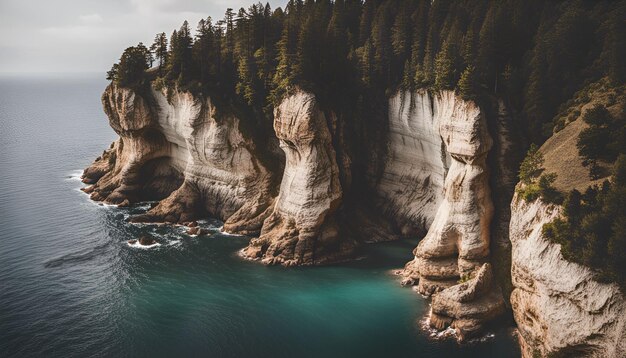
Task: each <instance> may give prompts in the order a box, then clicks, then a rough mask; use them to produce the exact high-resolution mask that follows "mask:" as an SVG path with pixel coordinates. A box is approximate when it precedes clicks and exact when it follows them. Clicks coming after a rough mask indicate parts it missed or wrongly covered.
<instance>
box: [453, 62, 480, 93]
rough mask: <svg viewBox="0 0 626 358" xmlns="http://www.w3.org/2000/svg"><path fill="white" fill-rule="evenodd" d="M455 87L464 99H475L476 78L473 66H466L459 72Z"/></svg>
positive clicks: (477, 89) (476, 89)
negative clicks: (459, 75) (459, 76)
mask: <svg viewBox="0 0 626 358" xmlns="http://www.w3.org/2000/svg"><path fill="white" fill-rule="evenodd" d="M457 87H458V89H459V95H460V96H461V98H463V99H464V100H468V101H475V100H476V99H477V98H478V92H479V88H478V79H477V78H476V68H475V67H474V66H471V65H470V66H467V68H466V69H465V70H464V71H463V73H462V74H461V78H460V79H459V83H458V85H457Z"/></svg>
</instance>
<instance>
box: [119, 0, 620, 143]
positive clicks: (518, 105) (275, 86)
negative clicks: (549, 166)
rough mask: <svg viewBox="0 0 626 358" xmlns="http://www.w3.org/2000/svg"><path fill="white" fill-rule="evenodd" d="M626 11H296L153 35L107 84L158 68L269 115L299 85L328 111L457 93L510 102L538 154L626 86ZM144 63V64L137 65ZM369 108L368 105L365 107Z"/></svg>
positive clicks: (347, 5)
mask: <svg viewBox="0 0 626 358" xmlns="http://www.w3.org/2000/svg"><path fill="white" fill-rule="evenodd" d="M625 3H626V2H625V1H582V0H579V1H543V0H523V1H522V0H458V1H452V0H434V1H431V0H367V1H364V2H363V1H360V0H335V1H331V0H290V1H289V2H288V3H287V5H286V7H285V8H284V9H281V8H277V9H276V10H272V9H271V8H270V6H269V4H266V5H263V4H261V3H258V4H254V5H252V6H250V7H249V8H248V9H243V8H242V9H240V10H239V11H238V12H236V13H235V12H234V11H233V10H232V9H228V10H227V11H226V14H225V16H224V18H223V19H221V20H219V21H216V22H214V21H213V20H212V19H211V18H207V19H205V20H201V21H200V23H199V24H198V25H197V28H196V30H195V32H193V33H192V30H191V29H190V26H189V24H188V23H187V22H185V23H184V24H183V25H182V26H181V28H180V29H178V30H175V31H174V32H173V33H172V34H171V36H170V37H169V47H168V41H167V37H166V36H165V34H164V33H162V34H158V35H157V36H156V39H155V43H154V44H153V45H152V46H151V48H150V50H151V51H148V52H150V53H146V51H145V49H146V48H145V46H143V45H142V44H140V45H138V46H135V47H130V48H128V49H127V50H126V51H124V54H123V55H122V58H121V59H120V62H119V64H117V65H116V66H114V68H113V69H112V70H111V71H110V72H109V76H108V77H109V78H110V79H114V80H116V81H118V82H119V83H120V84H122V85H128V86H137V85H140V84H141V75H142V74H143V71H144V70H145V69H146V68H147V67H149V66H152V65H153V61H155V59H156V60H157V61H156V65H157V66H158V70H157V72H158V73H157V75H158V76H159V77H161V78H163V80H165V81H166V82H167V83H169V84H174V83H175V84H177V85H178V86H181V87H186V88H191V89H193V88H199V89H201V90H202V91H205V92H208V93H223V94H224V93H225V94H227V95H230V96H234V95H238V96H239V97H240V98H241V99H243V100H244V101H245V103H247V104H248V105H250V106H253V107H256V108H265V110H266V111H265V113H266V114H267V115H269V116H271V110H270V109H271V106H272V104H273V103H275V102H276V101H278V100H280V98H281V97H282V96H283V95H284V93H285V92H286V91H288V90H289V88H291V87H292V86H294V85H298V86H301V87H304V88H307V89H309V90H312V91H314V92H315V93H316V95H317V96H318V97H319V98H320V99H321V100H322V101H327V102H329V105H332V104H333V103H332V102H337V101H339V102H341V101H343V100H345V99H346V98H347V97H349V96H353V97H355V96H356V97H358V96H363V95H364V94H367V93H371V92H370V90H373V92H374V93H380V92H381V91H383V93H384V91H386V93H387V95H389V94H390V93H392V92H393V91H395V90H396V89H399V88H403V89H415V88H421V87H429V88H435V89H456V90H457V91H459V93H460V94H461V95H462V96H463V97H464V98H466V99H474V100H480V98H482V97H483V96H489V95H493V94H495V95H498V96H499V97H501V98H505V99H507V100H508V102H509V105H510V106H511V107H512V109H514V110H516V112H517V113H520V114H521V116H520V118H521V119H522V120H524V121H525V122H526V123H525V125H524V126H522V128H526V129H527V130H528V133H527V134H528V135H529V136H530V137H531V138H532V140H533V141H535V142H540V141H541V140H542V139H544V138H545V137H546V136H547V135H549V134H550V133H551V130H552V128H553V124H552V118H553V117H554V116H555V115H556V114H557V112H558V108H559V105H561V104H562V103H564V102H565V101H566V100H567V99H569V98H570V97H571V96H572V94H573V93H574V92H575V91H577V90H578V89H580V88H581V87H582V86H583V85H584V84H586V83H589V82H591V81H594V80H597V79H599V78H601V77H604V76H609V78H611V79H612V80H614V81H617V82H620V83H621V82H623V81H624V78H625V77H626V76H625V72H626V71H625V69H624V66H623V59H624V58H626V53H625V51H626V50H625V48H626V46H625V43H624V41H625V39H624V36H623V34H624V33H626V31H625V27H624V26H625V25H624V21H623V19H624V18H625V16H626V5H625ZM142 61H143V63H142ZM360 102H361V103H365V102H368V101H363V100H361V101H360Z"/></svg>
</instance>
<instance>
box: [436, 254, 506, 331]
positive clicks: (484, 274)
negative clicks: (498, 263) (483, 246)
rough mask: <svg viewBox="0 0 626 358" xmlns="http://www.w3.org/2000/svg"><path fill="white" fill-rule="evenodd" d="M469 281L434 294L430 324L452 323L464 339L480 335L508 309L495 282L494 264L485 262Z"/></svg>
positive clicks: (437, 326)
mask: <svg viewBox="0 0 626 358" xmlns="http://www.w3.org/2000/svg"><path fill="white" fill-rule="evenodd" d="M472 275H473V277H472V278H470V279H469V280H468V281H467V282H464V283H460V284H457V285H454V286H452V287H449V288H446V289H444V290H443V291H441V292H439V293H436V294H435V295H434V296H433V300H432V304H431V316H430V325H431V327H433V328H436V329H439V330H441V329H444V328H446V327H447V326H451V327H452V328H454V329H455V331H456V334H457V337H458V339H459V340H460V341H464V340H466V339H469V338H473V337H476V336H477V335H479V334H480V333H482V332H483V331H484V328H485V326H486V325H487V324H489V323H490V322H492V321H494V320H496V319H497V318H498V317H500V316H501V315H502V314H503V313H504V312H505V309H506V308H505V305H504V299H503V298H502V293H501V292H500V289H499V288H497V287H496V286H495V283H494V282H493V272H492V269H491V265H490V264H488V263H485V264H483V266H481V267H480V268H479V269H478V270H476V271H475V272H474V273H473V274H472Z"/></svg>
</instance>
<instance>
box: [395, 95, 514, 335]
mask: <svg viewBox="0 0 626 358" xmlns="http://www.w3.org/2000/svg"><path fill="white" fill-rule="evenodd" d="M427 96H428V94H427V93H422V94H418V97H422V98H420V99H419V100H418V101H416V103H419V102H422V103H424V102H425V103H429V101H432V102H431V103H432V105H431V108H432V110H431V111H430V112H429V111H428V110H426V111H424V112H422V113H425V114H427V115H430V118H429V121H430V122H431V123H433V124H434V126H435V128H437V132H438V135H439V136H440V138H441V141H442V147H441V150H440V155H439V162H440V163H442V165H441V166H440V168H442V169H444V168H445V166H444V165H443V164H445V163H446V160H445V159H446V158H450V166H449V168H447V169H448V170H447V173H445V172H444V173H443V176H444V179H443V188H442V191H443V193H442V197H441V198H440V199H439V200H437V199H438V198H439V197H438V196H437V195H432V196H431V198H430V199H429V200H428V201H427V203H428V204H429V205H430V206H432V209H431V211H430V212H435V215H434V218H432V224H431V225H430V227H429V228H428V233H427V234H426V236H425V237H424V238H423V239H422V240H421V241H420V243H419V245H418V246H417V248H416V249H415V250H414V254H415V258H414V260H413V261H411V262H409V263H408V264H407V265H406V267H405V269H404V270H403V271H402V272H401V275H402V276H403V277H404V280H403V283H404V284H418V287H417V290H418V292H420V293H422V294H424V295H433V294H436V296H435V298H434V299H433V306H432V313H431V318H433V320H432V321H431V325H432V326H433V327H436V328H439V329H442V328H445V326H446V325H452V326H453V327H454V328H455V329H456V330H457V333H458V337H459V338H460V339H464V338H466V337H470V336H472V335H475V334H476V333H478V332H479V331H481V330H482V328H484V327H483V325H484V324H486V323H488V322H489V321H491V320H493V319H495V318H497V317H498V316H499V315H500V314H501V313H503V312H504V300H503V298H502V294H501V293H500V289H499V288H498V287H497V286H496V285H495V284H494V283H493V279H492V276H493V274H492V268H491V265H483V264H485V263H486V262H488V261H489V253H490V249H489V245H490V225H491V219H492V216H493V204H492V201H491V191H490V188H489V173H488V167H487V154H488V153H489V151H490V149H491V147H492V144H493V140H492V138H491V136H490V134H489V132H488V128H487V123H486V119H485V116H484V114H483V113H482V112H481V111H480V109H479V108H478V107H477V106H476V105H475V104H474V103H472V102H467V101H463V100H461V99H460V98H458V97H457V96H456V95H455V94H454V93H453V92H449V91H444V92H439V93H435V94H434V95H433V96H432V98H424V97H427ZM427 108H428V107H427ZM432 137H435V138H436V136H435V135H434V134H431V138H432ZM435 143H436V142H435ZM435 146H436V145H435ZM431 147H434V146H432V145H431ZM429 157H431V158H432V157H433V154H431V155H430V156H429ZM430 162H432V163H437V161H436V160H432V159H431V161H430ZM440 170H441V169H440ZM436 178H437V179H439V178H441V177H440V176H438V177H436ZM422 182H427V183H429V182H430V179H428V181H425V180H424V181H422ZM429 184H430V183H429ZM436 189H437V186H436V184H435V188H434V189H432V190H433V192H434V193H436ZM422 192H425V191H424V190H422ZM435 208H436V209H435ZM461 278H463V279H470V283H471V284H470V286H471V287H468V284H467V283H464V284H458V282H459V280H460V279H461ZM476 287H478V288H476ZM467 290H471V291H472V292H473V293H472V294H465V293H464V292H465V291H467ZM452 302H456V305H455V304H452ZM451 307H455V308H454V309H452V308H451Z"/></svg>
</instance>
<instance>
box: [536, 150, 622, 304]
mask: <svg viewBox="0 0 626 358" xmlns="http://www.w3.org/2000/svg"><path fill="white" fill-rule="evenodd" d="M624 208H626V155H625V154H621V155H620V156H619V157H618V159H617V161H616V163H615V166H614V174H613V177H612V181H611V182H609V181H608V180H607V181H605V182H604V184H603V185H602V186H600V187H597V186H595V187H591V188H589V189H587V190H586V191H585V193H580V192H579V191H578V190H572V191H571V192H570V193H569V194H568V195H567V198H566V199H565V202H564V204H563V216H562V217H561V218H557V219H556V220H554V221H553V222H551V223H548V224H546V225H544V227H543V233H544V235H545V236H546V237H547V238H548V239H550V240H552V241H554V242H556V243H558V244H561V253H562V254H563V257H565V259H567V260H569V261H573V262H577V263H580V264H583V265H586V266H589V267H592V268H594V269H596V270H597V271H598V272H599V278H600V279H601V280H605V281H609V282H617V283H618V284H619V285H620V287H621V288H622V290H623V292H626V210H624Z"/></svg>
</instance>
